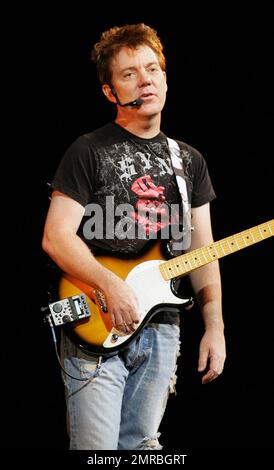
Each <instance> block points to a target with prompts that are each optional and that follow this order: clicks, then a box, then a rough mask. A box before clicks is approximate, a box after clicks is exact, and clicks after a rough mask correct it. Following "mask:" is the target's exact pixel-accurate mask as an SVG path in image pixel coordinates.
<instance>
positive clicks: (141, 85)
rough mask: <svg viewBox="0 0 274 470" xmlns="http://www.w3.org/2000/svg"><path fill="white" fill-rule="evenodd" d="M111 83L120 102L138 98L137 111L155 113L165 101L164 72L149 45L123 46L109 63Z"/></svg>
mask: <svg viewBox="0 0 274 470" xmlns="http://www.w3.org/2000/svg"><path fill="white" fill-rule="evenodd" d="M111 70H112V85H113V86H114V88H115V90H116V93H117V95H118V97H119V100H120V102H121V103H126V102H129V101H133V100H136V99H137V98H141V99H142V100H143V104H142V106H141V107H140V108H139V109H138V114H143V115H155V114H158V113H160V112H161V111H162V109H163V106H164V104H165V100H166V91H167V85H166V74H165V72H163V71H162V69H161V67H160V64H159V60H158V58H157V55H156V54H155V52H154V51H153V50H152V49H151V48H150V47H148V46H146V45H142V46H138V47H137V48H136V49H130V48H128V47H123V48H122V49H121V50H120V51H119V52H118V53H117V54H116V56H115V57H114V58H113V60H112V63H111Z"/></svg>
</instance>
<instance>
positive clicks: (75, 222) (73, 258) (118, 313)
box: [42, 191, 139, 330]
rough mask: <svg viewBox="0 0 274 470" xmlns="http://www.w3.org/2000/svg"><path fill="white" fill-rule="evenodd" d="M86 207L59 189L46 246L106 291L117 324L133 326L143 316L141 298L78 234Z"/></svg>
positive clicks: (72, 271)
mask: <svg viewBox="0 0 274 470" xmlns="http://www.w3.org/2000/svg"><path fill="white" fill-rule="evenodd" d="M84 211H85V209H84V207H83V206H81V204H79V203H78V202H76V201H75V200H73V199H71V198H70V197H68V196H66V195H65V194H63V193H60V192H58V191H55V192H54V193H53V195H52V200H51V204H50V207H49V211H48V215H47V219H46V223H45V228H44V236H43V241H42V246H43V249H44V250H45V251H46V253H47V254H48V255H49V256H50V257H51V258H52V259H53V260H54V261H55V263H56V264H57V265H58V266H59V267H60V268H61V269H62V270H63V271H64V272H66V273H68V274H70V275H71V276H73V277H75V278H77V279H79V280H80V281H82V282H84V283H86V284H88V285H91V286H93V287H95V288H97V289H99V290H101V291H103V292H104V294H105V296H106V300H107V304H108V310H109V314H110V316H111V319H112V322H113V325H114V326H115V327H117V328H119V329H122V330H124V324H125V323H126V324H127V325H129V327H130V325H132V324H133V323H134V322H135V323H137V322H138V320H139V314H138V306H137V299H136V297H135V295H134V293H133V291H132V290H131V288H130V287H129V286H128V285H127V284H126V283H125V282H124V281H122V280H121V279H120V278H119V277H118V276H116V274H114V273H113V272H112V271H110V270H108V269H106V268H105V267H103V266H102V265H101V264H100V263H99V262H98V261H97V260H96V258H95V257H94V256H93V254H92V253H91V252H90V250H89V248H88V247H87V245H86V244H85V243H84V242H83V241H82V240H81V238H80V237H79V236H78V235H77V230H78V228H79V225H80V222H81V220H82V217H83V215H84ZM132 329H134V328H133V326H132Z"/></svg>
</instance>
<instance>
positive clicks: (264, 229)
mask: <svg viewBox="0 0 274 470" xmlns="http://www.w3.org/2000/svg"><path fill="white" fill-rule="evenodd" d="M273 235H274V219H272V220H269V221H268V222H264V223H263V224H260V225H256V226H255V227H252V228H250V229H247V230H244V231H243V232H239V233H236V234H235V235H231V236H229V237H226V238H223V239H222V240H219V241H216V242H213V243H210V244H209V245H206V246H204V247H201V248H197V249H196V250H193V251H190V252H189V253H186V254H184V255H180V256H177V257H176V258H173V259H171V260H169V261H166V262H164V263H162V264H160V266H159V269H160V271H161V274H162V276H163V278H164V279H165V280H166V281H167V280H171V279H174V278H176V277H178V276H182V275H184V274H188V273H190V272H191V271H193V270H194V269H197V268H200V267H201V266H204V265H205V264H208V263H211V262H212V261H215V260H217V259H219V258H222V257H223V256H226V255H230V254H231V253H235V252H236V251H239V250H242V249H243V248H246V247H248V246H251V245H254V244H255V243H258V242H260V241H262V240H265V239H266V238H269V237H272V236H273Z"/></svg>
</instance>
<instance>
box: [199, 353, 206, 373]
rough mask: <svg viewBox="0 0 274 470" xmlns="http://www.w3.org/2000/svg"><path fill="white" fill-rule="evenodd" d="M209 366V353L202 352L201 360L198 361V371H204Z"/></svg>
mask: <svg viewBox="0 0 274 470" xmlns="http://www.w3.org/2000/svg"><path fill="white" fill-rule="evenodd" d="M206 366H207V353H206V352H200V356H199V361H198V371H199V372H202V371H203V370H205V368H206Z"/></svg>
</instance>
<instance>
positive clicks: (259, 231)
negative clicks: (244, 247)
mask: <svg viewBox="0 0 274 470" xmlns="http://www.w3.org/2000/svg"><path fill="white" fill-rule="evenodd" d="M258 229H259V232H260V235H261V238H262V239H263V238H264V236H263V234H262V232H261V229H260V227H258Z"/></svg>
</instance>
